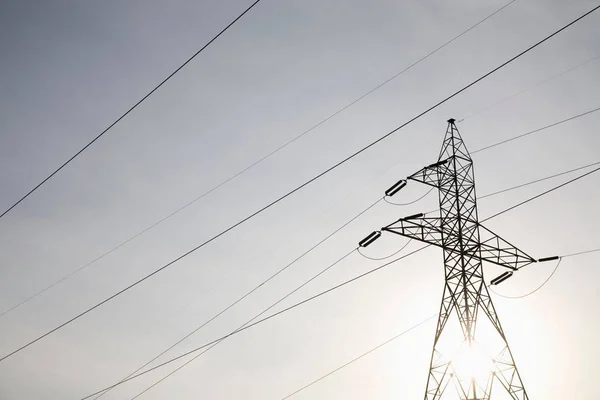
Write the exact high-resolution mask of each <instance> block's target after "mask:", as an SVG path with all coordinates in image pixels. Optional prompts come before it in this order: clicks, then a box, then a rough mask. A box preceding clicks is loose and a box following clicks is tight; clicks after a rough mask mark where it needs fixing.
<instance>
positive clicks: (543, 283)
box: [489, 257, 562, 299]
mask: <svg viewBox="0 0 600 400" xmlns="http://www.w3.org/2000/svg"><path fill="white" fill-rule="evenodd" d="M561 261H562V257H559V258H558V262H557V263H556V266H555V267H554V270H552V273H551V274H550V276H548V278H546V280H545V281H544V282H542V284H541V285H539V286H538V287H536V288H535V289H533V290H532V291H530V292H527V293H525V294H522V295H520V296H508V295H504V294H500V293H498V292H496V291H495V290H494V289H492V287H491V286H490V287H489V289H490V290H491V291H492V292H493V293H494V294H495V295H496V296H499V297H503V298H505V299H523V298H525V297H529V296H531V295H532V294H534V293H536V292H537V291H538V290H540V289H541V288H543V287H544V286H546V283H548V282H549V281H550V279H552V277H553V276H554V274H555V273H556V271H557V270H558V267H559V266H560V263H561Z"/></svg>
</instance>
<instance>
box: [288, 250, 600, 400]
mask: <svg viewBox="0 0 600 400" xmlns="http://www.w3.org/2000/svg"><path fill="white" fill-rule="evenodd" d="M598 251H600V248H597V249H592V250H586V251H580V252H577V253H572V254H567V255H564V256H560V259H561V260H562V259H563V258H566V257H574V256H578V255H582V254H588V253H593V252H598ZM532 265H533V264H532ZM556 269H558V265H556V266H555V267H554V272H556ZM554 272H552V275H553V274H554ZM548 280H549V278H548V279H547V280H546V282H547V281H548ZM490 290H491V288H490ZM538 290H539V288H538ZM492 291H493V292H494V293H495V294H496V295H498V296H500V297H508V298H512V297H510V296H504V295H501V294H499V293H497V292H495V291H494V290H492ZM531 294H532V293H531ZM438 315H439V314H435V315H432V316H431V317H429V318H427V319H425V320H423V321H421V322H419V323H418V324H415V325H413V326H412V327H410V328H408V329H407V330H405V331H403V332H401V333H399V334H398V335H396V336H393V337H391V338H390V339H388V340H386V341H385V342H383V343H380V344H378V345H377V346H375V347H373V348H371V349H370V350H367V351H366V352H364V353H362V354H361V355H359V356H358V357H355V358H353V359H352V360H350V361H348V362H347V363H345V364H343V365H341V366H339V367H337V368H335V369H333V370H331V371H330V372H328V373H326V374H324V375H322V376H320V377H319V378H317V379H315V380H313V381H312V382H310V383H308V384H306V385H304V386H303V387H301V388H300V389H298V390H296V391H294V392H292V393H290V394H289V395H287V396H285V397H283V398H281V400H287V399H289V398H291V397H292V396H294V395H296V394H298V393H300V392H302V391H304V390H305V389H308V388H309V387H311V386H313V385H314V384H316V383H318V382H320V381H322V380H323V379H325V378H328V377H329V376H331V375H333V374H335V373H336V372H338V371H340V370H342V369H344V368H346V367H347V366H349V365H350V364H353V363H355V362H356V361H358V360H360V359H362V358H364V357H365V356H367V355H369V354H371V353H373V352H374V351H376V350H378V349H380V348H382V347H383V346H385V345H387V344H390V343H392V342H393V341H394V340H396V339H398V338H400V337H402V336H404V335H405V334H407V333H408V332H410V331H412V330H414V329H416V328H418V327H419V326H421V325H423V324H425V323H426V322H428V321H430V320H432V319H433V318H435V317H437V316H438Z"/></svg>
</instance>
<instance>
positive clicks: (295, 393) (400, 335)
mask: <svg viewBox="0 0 600 400" xmlns="http://www.w3.org/2000/svg"><path fill="white" fill-rule="evenodd" d="M438 315H439V314H434V315H432V316H431V317H429V318H427V319H424V320H423V321H421V322H419V323H418V324H415V325H413V326H411V327H410V328H408V329H406V330H404V331H403V332H400V333H399V334H397V335H396V336H394V337H392V338H390V339H388V340H386V341H385V342H383V343H380V344H378V345H377V346H375V347H373V348H372V349H370V350H368V351H366V352H364V353H362V354H361V355H360V356H358V357H355V358H353V359H352V360H350V361H348V362H347V363H345V364H343V365H341V366H339V367H337V368H335V369H334V370H332V371H330V372H328V373H326V374H325V375H322V376H320V377H319V378H317V379H315V380H314V381H312V382H310V383H309V384H307V385H304V386H302V387H301V388H300V389H298V390H296V391H294V392H292V393H290V394H288V395H287V396H285V397H282V398H281V400H286V399H289V398H290V397H292V396H295V395H297V394H298V393H300V392H302V391H303V390H305V389H308V388H309V387H311V386H312V385H314V384H315V383H318V382H320V381H322V380H323V379H325V378H328V377H329V376H331V375H333V374H335V373H336V372H338V371H339V370H341V369H344V368H346V367H347V366H349V365H350V364H353V363H355V362H356V361H358V360H360V359H361V358H363V357H366V356H368V355H369V354H371V353H373V352H374V351H376V350H379V349H380V348H382V347H383V346H385V345H386V344H390V343H392V342H393V341H394V340H396V339H398V338H400V337H402V336H404V335H406V334H407V333H409V332H410V331H412V330H415V329H416V328H418V327H420V326H421V325H423V324H425V323H427V322H429V321H431V320H432V319H434V318H435V317H437V316H438Z"/></svg>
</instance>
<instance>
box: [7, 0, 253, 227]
mask: <svg viewBox="0 0 600 400" xmlns="http://www.w3.org/2000/svg"><path fill="white" fill-rule="evenodd" d="M260 1H261V0H256V1H255V2H254V3H252V4H251V5H250V6H249V7H248V8H246V9H245V10H244V12H242V13H241V14H240V15H238V16H237V17H236V18H235V19H234V20H233V21H231V22H230V23H229V25H227V26H226V27H225V28H223V29H222V30H221V31H220V32H219V33H217V35H216V36H214V37H213V38H212V39H211V40H209V41H208V43H206V44H205V45H204V46H202V47H201V48H200V50H198V51H196V52H195V53H194V54H193V55H192V56H191V57H190V58H188V59H187V60H186V61H185V62H184V63H183V64H181V65H180V66H179V67H177V69H176V70H175V71H173V72H172V73H171V74H170V75H169V76H167V77H166V78H165V79H163V80H162V81H161V82H160V83H159V84H158V85H156V86H155V87H154V89H152V90H150V91H149V92H148V93H146V95H145V96H144V97H142V98H141V99H140V100H139V101H138V102H137V103H135V104H134V105H133V106H131V108H129V109H128V110H127V111H125V113H123V114H122V115H121V116H120V117H119V118H117V119H116V120H115V121H114V122H113V123H112V124H110V125H109V126H108V127H107V128H106V129H104V130H103V131H102V132H100V134H98V135H97V136H96V137H95V138H94V139H92V140H91V141H90V142H89V143H88V144H86V145H85V146H83V147H82V148H81V149H80V150H79V151H78V152H77V153H75V154H74V155H73V156H72V157H71V158H69V159H68V160H67V161H65V162H64V163H63V164H62V165H61V166H60V167H58V168H57V169H56V170H54V172H52V173H51V174H50V175H48V176H47V177H46V178H44V180H42V181H41V182H40V183H38V184H37V185H36V186H34V187H33V189H31V190H30V191H29V192H27V193H26V194H25V195H24V196H23V197H21V198H20V199H19V200H18V201H17V202H16V203H14V204H13V205H12V206H10V207H9V208H8V209H7V210H5V211H4V212H3V213H2V214H0V218H2V217H4V216H5V215H6V214H8V213H9V212H10V211H11V210H12V209H13V208H15V207H16V206H18V205H19V204H20V203H21V202H22V201H23V200H25V199H26V198H27V197H29V196H30V195H31V194H32V193H33V192H35V191H36V190H38V189H39V188H40V187H41V186H42V185H43V184H45V183H46V182H48V181H49V180H50V179H52V177H53V176H54V175H56V174H57V173H58V172H60V170H62V169H63V168H64V167H66V166H67V165H68V164H70V163H71V161H73V160H74V159H75V158H77V157H78V156H79V155H80V154H81V153H83V152H84V151H86V150H87V149H88V148H89V147H90V146H91V145H93V144H94V143H96V141H97V140H98V139H100V138H101V137H102V136H104V134H105V133H107V132H108V131H109V130H111V129H112V128H113V127H114V126H115V125H117V124H118V123H119V122H121V120H123V119H124V118H125V117H126V116H127V115H129V114H130V113H131V112H132V111H133V110H135V109H136V108H137V107H138V106H139V105H140V104H142V103H143V102H144V101H145V100H146V99H147V98H148V97H150V96H152V94H154V92H156V91H157V90H158V89H159V88H160V87H161V86H162V85H164V84H165V83H167V81H169V80H170V79H171V78H172V77H173V76H175V74H177V73H178V72H179V71H181V70H182V69H183V68H184V67H185V66H186V65H188V64H189V63H190V62H191V61H192V60H193V59H194V58H196V56H198V55H199V54H200V53H202V52H203V51H204V49H206V48H207V47H208V46H210V45H211V44H212V43H213V42H214V41H215V40H217V39H218V38H219V36H221V35H222V34H223V33H225V32H226V31H227V30H228V29H229V28H231V27H232V26H233V24H235V23H236V22H237V21H238V20H239V19H240V18H242V17H243V16H244V15H246V13H247V12H248V11H250V10H251V9H252V8H253V7H254V6H255V5H257V4H258V3H259V2H260Z"/></svg>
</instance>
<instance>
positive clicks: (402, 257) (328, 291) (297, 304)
mask: <svg viewBox="0 0 600 400" xmlns="http://www.w3.org/2000/svg"><path fill="white" fill-rule="evenodd" d="M580 177H582V176H580ZM577 179H578V178H577ZM570 182H574V180H571V181H569V182H566V183H563V184H561V185H558V186H556V187H554V188H553V189H551V190H547V191H545V192H542V193H540V194H538V195H535V196H533V197H531V198H529V199H528V200H526V201H523V202H521V203H519V204H516V205H514V206H511V207H510V208H507V209H506V210H504V211H502V212H500V213H497V214H494V215H492V216H490V217H488V218H486V219H485V220H484V221H488V220H490V219H492V218H495V217H497V216H498V215H501V214H503V213H504V212H507V211H509V210H513V209H515V208H517V207H519V206H521V205H523V204H526V203H528V202H529V201H532V200H535V199H538V198H540V197H542V196H544V195H546V194H548V193H550V192H552V191H553V190H556V189H559V188H562V187H564V186H566V185H567V184H568V183H570ZM431 246H432V245H431V244H426V245H424V246H422V247H419V248H417V249H416V250H413V251H411V252H410V253H407V254H405V255H403V256H400V257H398V258H396V259H394V260H391V261H388V262H386V263H384V264H382V265H380V266H378V267H375V268H373V269H371V270H369V271H367V272H364V273H362V274H360V275H357V276H355V277H354V278H351V279H349V280H347V281H344V282H342V283H340V284H338V285H336V286H333V287H331V288H329V289H327V290H325V291H323V292H320V293H318V294H316V295H314V296H311V297H309V298H307V299H304V300H302V301H300V302H298V303H295V304H293V305H292V306H290V307H287V308H284V309H283V310H280V311H278V312H276V313H274V314H270V315H269V316H267V317H265V318H262V319H260V320H258V321H255V322H253V323H251V324H248V325H246V326H245V327H243V328H241V329H238V330H235V331H233V332H231V333H229V334H227V335H225V336H222V337H220V338H218V339H215V340H213V341H211V342H208V343H206V344H203V345H202V346H199V347H196V348H195V349H192V350H190V351H188V352H186V353H183V354H180V355H179V356H176V357H174V358H171V359H169V360H167V361H165V362H163V363H161V364H158V365H156V366H154V367H152V368H149V369H147V370H145V371H143V372H140V373H138V374H136V375H132V376H130V377H129V378H127V379H124V380H122V381H120V382H118V383H116V384H113V385H111V386H108V387H106V388H104V389H101V390H99V391H97V392H95V393H92V394H90V395H88V396H86V397H84V398H82V399H81V400H86V399H88V398H90V397H92V396H95V395H97V394H100V393H102V392H104V391H106V390H109V389H112V388H114V387H116V386H119V385H122V384H123V383H125V382H128V381H130V380H133V379H135V378H138V377H140V376H142V375H145V374H147V373H149V372H151V371H154V370H156V369H158V368H161V367H163V366H165V365H168V364H170V363H172V362H175V361H177V360H179V359H181V358H184V357H186V356H188V355H190V354H193V353H196V352H198V351H200V350H202V349H204V348H207V347H209V346H211V345H213V344H215V343H217V342H220V341H223V340H224V339H227V338H228V337H231V336H233V335H236V334H238V333H239V332H242V331H244V330H246V329H249V328H251V327H253V326H256V325H258V324H261V323H262V322H265V321H268V320H269V319H271V318H273V317H276V316H278V315H280V314H283V313H285V312H287V311H290V310H292V309H294V308H296V307H298V306H300V305H302V304H305V303H308V302H310V301H312V300H314V299H317V298H319V297H321V296H323V295H325V294H327V293H330V292H332V291H334V290H337V289H339V288H341V287H343V286H346V285H347V284H349V283H351V282H354V281H356V280H359V279H361V278H364V277H365V276H367V275H370V274H372V273H374V272H377V271H379V270H381V269H383V268H385V267H387V266H389V265H391V264H393V263H395V262H397V261H400V260H402V259H405V258H407V257H410V256H412V255H413V254H416V253H418V252H420V251H422V250H425V249H426V248H428V247H431ZM592 251H600V248H599V249H596V250H590V251H587V252H592ZM587 252H580V253H574V254H584V253H587ZM574 254H573V255H574Z"/></svg>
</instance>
